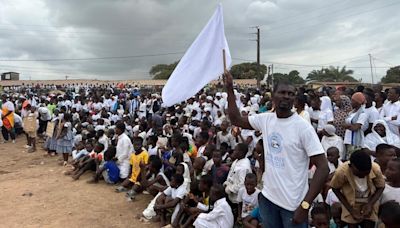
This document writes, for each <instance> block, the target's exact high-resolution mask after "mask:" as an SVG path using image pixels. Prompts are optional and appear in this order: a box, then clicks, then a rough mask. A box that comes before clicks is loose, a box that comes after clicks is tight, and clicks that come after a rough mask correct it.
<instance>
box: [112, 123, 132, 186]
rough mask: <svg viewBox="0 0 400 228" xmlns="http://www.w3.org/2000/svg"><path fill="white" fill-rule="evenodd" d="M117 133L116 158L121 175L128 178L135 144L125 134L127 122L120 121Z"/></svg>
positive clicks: (116, 129)
mask: <svg viewBox="0 0 400 228" xmlns="http://www.w3.org/2000/svg"><path fill="white" fill-rule="evenodd" d="M115 133H116V134H117V137H118V139H117V153H116V155H115V158H116V159H117V165H118V168H119V171H120V172H119V177H120V178H121V179H126V178H127V177H128V175H129V171H130V163H129V158H130V156H131V153H132V152H133V145H132V142H131V139H130V138H129V137H128V136H127V135H126V134H125V124H124V123H123V122H119V123H117V125H116V128H115Z"/></svg>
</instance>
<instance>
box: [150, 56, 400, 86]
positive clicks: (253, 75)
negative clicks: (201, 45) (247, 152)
mask: <svg viewBox="0 0 400 228" xmlns="http://www.w3.org/2000/svg"><path fill="white" fill-rule="evenodd" d="M178 63H179V61H177V62H174V63H172V64H158V65H155V66H153V67H152V68H151V69H150V72H149V73H150V75H151V76H152V77H153V79H163V80H166V79H168V78H169V77H170V76H171V74H172V72H173V71H174V69H175V67H176V66H177V65H178ZM268 71H269V69H268V67H267V66H266V65H265V64H261V65H259V66H258V64H257V63H255V62H253V63H247V62H246V63H240V64H236V65H233V66H232V67H231V74H232V76H233V78H234V79H257V78H258V79H260V80H262V79H264V76H265V75H267V79H266V80H267V82H268V83H270V84H271V82H272V80H274V82H275V83H277V82H284V81H286V82H291V83H294V84H299V85H300V84H305V83H306V82H309V81H321V82H358V81H359V80H357V79H355V78H354V77H353V73H354V71H353V70H350V69H346V66H343V67H334V66H329V67H326V68H321V69H319V70H312V71H311V72H310V73H308V75H307V77H306V78H303V77H302V76H301V75H300V72H299V71H297V70H292V71H290V72H289V73H279V72H276V73H273V74H271V72H268ZM381 83H400V66H396V67H392V68H390V69H389V70H387V72H386V75H385V76H384V77H383V78H382V79H381Z"/></svg>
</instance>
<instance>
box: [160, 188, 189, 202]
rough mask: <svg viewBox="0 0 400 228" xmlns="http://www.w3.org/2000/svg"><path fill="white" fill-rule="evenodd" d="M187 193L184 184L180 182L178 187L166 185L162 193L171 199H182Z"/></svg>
mask: <svg viewBox="0 0 400 228" xmlns="http://www.w3.org/2000/svg"><path fill="white" fill-rule="evenodd" d="M186 193H187V189H186V185H184V184H181V186H179V187H178V188H172V187H168V188H167V189H165V190H164V194H165V195H166V196H169V197H171V198H172V199H176V198H179V199H183V197H185V195H186Z"/></svg>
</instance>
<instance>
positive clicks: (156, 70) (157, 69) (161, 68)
mask: <svg viewBox="0 0 400 228" xmlns="http://www.w3.org/2000/svg"><path fill="white" fill-rule="evenodd" d="M178 63H179V61H176V62H174V63H172V64H157V65H155V66H152V67H151V69H150V72H149V73H150V75H152V76H153V79H164V80H165V79H168V78H169V77H170V76H171V74H172V72H174V69H175V67H176V66H177V65H178Z"/></svg>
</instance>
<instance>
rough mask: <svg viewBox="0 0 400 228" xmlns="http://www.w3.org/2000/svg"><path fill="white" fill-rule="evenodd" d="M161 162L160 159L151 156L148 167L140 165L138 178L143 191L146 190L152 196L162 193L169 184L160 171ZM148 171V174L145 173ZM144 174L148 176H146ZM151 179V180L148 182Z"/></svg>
mask: <svg viewBox="0 0 400 228" xmlns="http://www.w3.org/2000/svg"><path fill="white" fill-rule="evenodd" d="M162 166H163V162H162V160H161V158H160V157H158V156H156V155H151V156H150V158H149V165H147V166H146V165H145V164H144V163H140V170H141V172H140V176H141V182H140V184H141V185H142V188H143V189H146V190H147V192H149V193H150V194H151V195H152V196H156V195H157V194H158V193H159V192H162V191H164V190H165V189H166V188H167V187H168V186H169V184H170V182H169V180H168V178H167V176H165V174H164V173H163V172H162V171H161V169H162ZM147 170H148V172H147ZM146 174H148V175H147V176H146ZM151 177H153V178H152V179H151V180H149V179H150V178H151Z"/></svg>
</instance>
